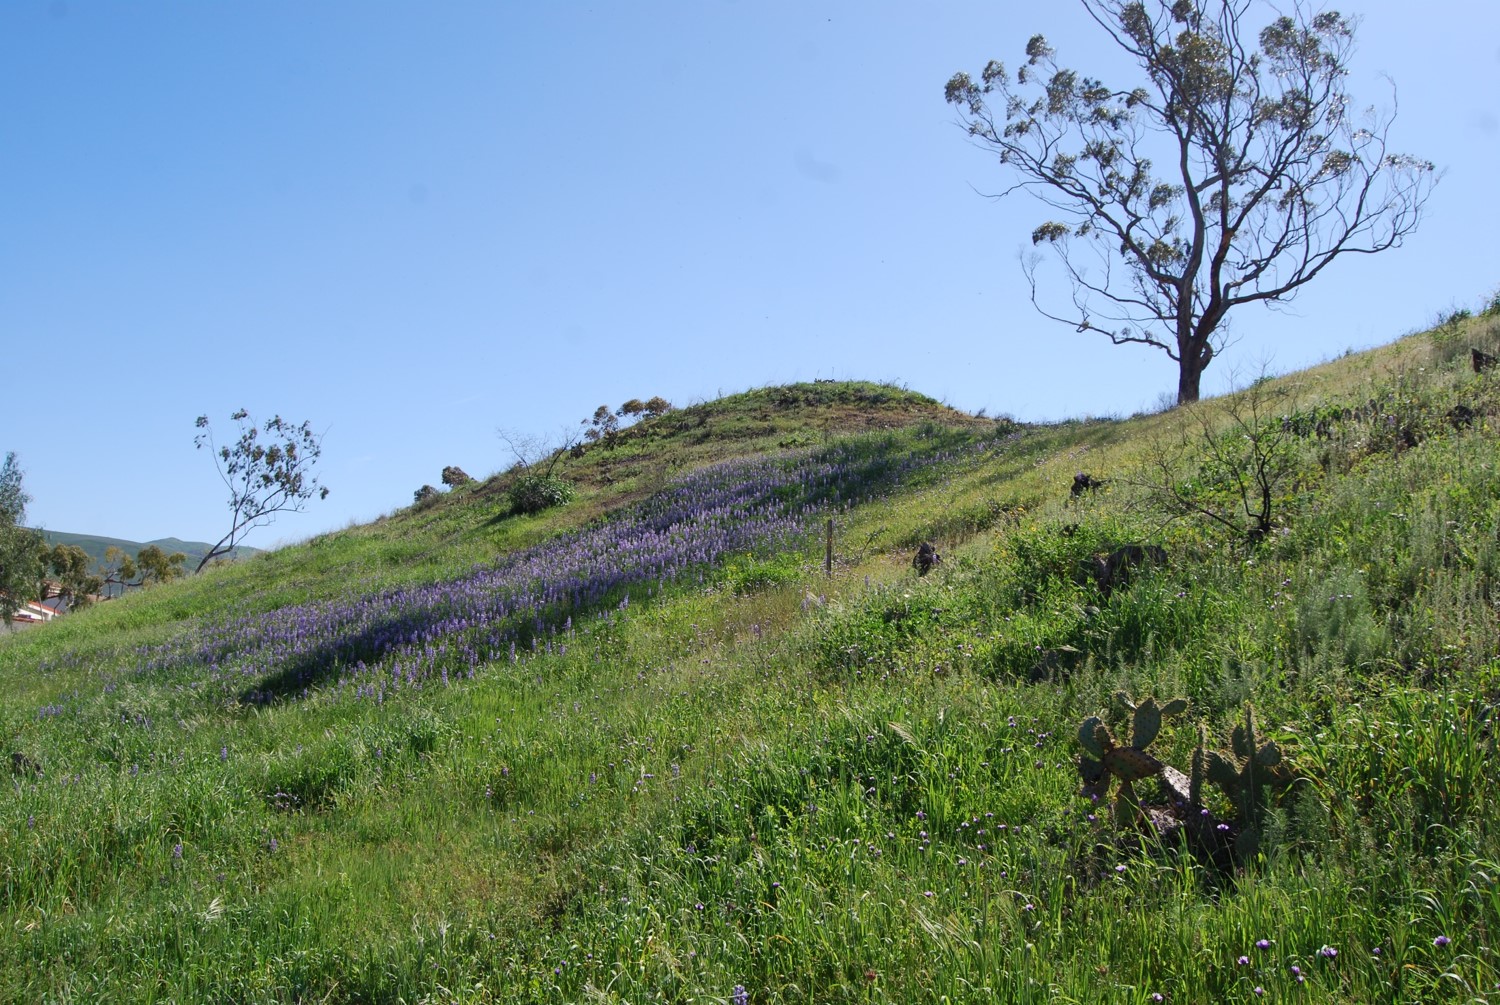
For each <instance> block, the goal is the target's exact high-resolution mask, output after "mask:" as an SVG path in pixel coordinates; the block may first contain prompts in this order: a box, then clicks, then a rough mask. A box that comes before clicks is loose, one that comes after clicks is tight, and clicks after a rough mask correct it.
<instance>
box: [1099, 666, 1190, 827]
mask: <svg viewBox="0 0 1500 1005" xmlns="http://www.w3.org/2000/svg"><path fill="white" fill-rule="evenodd" d="M1114 701H1115V704H1116V705H1118V706H1120V707H1121V708H1122V709H1123V710H1124V711H1125V712H1128V713H1130V720H1131V721H1130V743H1129V744H1121V743H1118V742H1117V741H1116V740H1115V738H1114V736H1113V734H1111V733H1110V731H1109V727H1108V726H1106V725H1105V724H1104V720H1103V719H1101V718H1099V716H1097V715H1092V716H1089V717H1088V718H1087V719H1085V720H1083V722H1082V724H1081V725H1079V727H1078V743H1079V745H1081V746H1082V747H1083V749H1084V754H1083V756H1082V757H1080V758H1079V763H1078V772H1079V774H1080V775H1082V776H1083V779H1084V782H1085V783H1086V785H1087V786H1088V787H1089V788H1091V789H1094V790H1096V791H1097V793H1098V795H1099V797H1100V798H1103V797H1104V796H1106V795H1108V793H1109V785H1110V780H1111V779H1115V780H1117V781H1119V783H1120V789H1119V794H1118V795H1117V796H1116V798H1115V820H1116V822H1118V823H1121V824H1128V823H1132V822H1134V821H1135V820H1137V819H1139V817H1140V813H1141V804H1140V798H1139V797H1138V796H1137V795H1136V792H1135V783H1136V782H1139V781H1143V780H1144V779H1147V778H1151V777H1153V776H1156V775H1159V774H1160V773H1161V770H1162V763H1161V762H1160V761H1158V760H1157V759H1156V758H1154V757H1152V756H1151V755H1150V754H1148V753H1146V749H1145V748H1146V747H1147V746H1148V745H1149V744H1150V743H1151V741H1152V740H1154V739H1156V736H1157V734H1158V733H1160V732H1161V722H1162V718H1163V717H1164V716H1171V715H1179V714H1181V713H1182V712H1183V711H1185V710H1186V709H1187V701H1186V699H1183V698H1177V699H1174V700H1172V701H1169V702H1167V703H1166V704H1165V705H1158V704H1157V703H1156V699H1155V698H1147V699H1146V700H1145V701H1142V702H1141V703H1140V704H1136V703H1134V702H1132V701H1131V700H1130V698H1129V696H1128V695H1126V694H1125V692H1123V691H1120V692H1118V693H1116V694H1115V696H1114Z"/></svg>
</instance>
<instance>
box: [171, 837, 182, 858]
mask: <svg viewBox="0 0 1500 1005" xmlns="http://www.w3.org/2000/svg"><path fill="white" fill-rule="evenodd" d="M172 858H174V859H176V860H177V861H179V862H181V861H182V842H181V841H179V842H177V843H176V844H174V845H173V846H172Z"/></svg>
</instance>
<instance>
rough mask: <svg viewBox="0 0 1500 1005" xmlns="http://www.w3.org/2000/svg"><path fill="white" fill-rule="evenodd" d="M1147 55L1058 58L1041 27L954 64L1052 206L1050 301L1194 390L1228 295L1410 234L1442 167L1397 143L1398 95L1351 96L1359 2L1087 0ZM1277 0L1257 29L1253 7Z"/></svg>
mask: <svg viewBox="0 0 1500 1005" xmlns="http://www.w3.org/2000/svg"><path fill="white" fill-rule="evenodd" d="M1082 6H1083V9H1084V10H1085V12H1087V14H1088V15H1089V16H1090V17H1091V18H1092V19H1093V21H1094V22H1095V23H1096V24H1097V25H1098V26H1099V28H1100V29H1101V30H1102V31H1103V32H1105V33H1106V34H1107V35H1108V37H1109V38H1110V39H1111V40H1112V41H1113V43H1114V44H1115V45H1116V46H1118V47H1119V48H1120V49H1121V50H1123V51H1124V53H1126V54H1127V55H1128V56H1129V57H1130V58H1131V59H1133V61H1134V62H1135V63H1136V64H1137V66H1138V67H1139V68H1140V70H1141V71H1142V72H1143V79H1141V80H1139V81H1138V82H1133V83H1131V84H1130V85H1129V86H1117V85H1115V84H1110V83H1105V82H1104V81H1103V80H1101V79H1097V78H1095V77H1091V76H1087V75H1084V74H1082V73H1079V72H1077V71H1075V70H1073V69H1069V68H1066V67H1064V66H1062V65H1061V64H1060V63H1059V62H1058V61H1057V54H1056V52H1055V51H1054V49H1053V48H1052V46H1051V45H1049V44H1048V43H1047V40H1046V39H1045V38H1043V37H1042V36H1040V35H1036V36H1033V37H1032V38H1031V40H1030V41H1029V42H1028V43H1027V45H1026V61H1025V62H1024V63H1023V64H1021V65H1020V66H1019V67H1018V68H1017V70H1016V71H1015V72H1013V73H1012V72H1010V71H1008V70H1007V69H1006V68H1005V66H1004V65H1003V64H1002V63H999V62H993V61H992V62H990V63H989V64H988V65H987V66H986V67H985V68H984V71H983V72H982V73H981V74H980V76H979V79H977V80H976V79H974V78H972V77H970V76H969V75H968V74H967V73H958V74H955V75H954V76H953V77H952V79H950V80H949V81H948V85H947V89H946V98H947V100H948V102H949V103H951V104H953V105H955V106H956V107H957V108H958V109H959V115H960V120H961V122H962V124H963V125H964V127H965V128H966V130H967V132H968V134H969V136H970V137H972V138H973V140H974V141H975V142H976V143H977V144H978V145H979V146H980V147H982V148H984V149H987V150H990V151H993V152H995V153H997V154H998V155H999V161H1000V164H1001V165H1002V167H1003V169H1004V170H1006V171H1007V172H1008V173H1009V177H1010V178H1011V182H1012V183H1011V184H1010V185H1009V187H1007V188H1005V189H1003V190H1002V191H1000V192H999V193H997V196H1004V195H1007V194H1010V193H1012V192H1015V191H1026V192H1029V193H1031V194H1032V195H1033V196H1035V197H1036V198H1037V199H1039V200H1040V201H1041V202H1042V203H1043V204H1044V205H1045V206H1047V207H1048V208H1049V210H1050V211H1051V214H1050V215H1052V218H1051V219H1048V220H1045V221H1043V222H1042V223H1041V224H1040V225H1038V226H1037V227H1036V228H1035V229H1034V230H1033V231H1032V234H1031V240H1032V244H1033V246H1046V247H1049V248H1051V249H1052V250H1054V251H1055V252H1056V257H1057V258H1058V259H1059V260H1060V261H1061V264H1062V267H1063V270H1064V271H1065V273H1066V275H1067V278H1068V280H1069V284H1070V286H1071V304H1070V305H1068V304H1067V299H1068V298H1066V297H1065V298H1061V299H1056V300H1054V299H1050V298H1045V297H1043V296H1042V295H1041V294H1039V292H1038V278H1037V267H1038V264H1039V262H1040V261H1041V260H1042V258H1043V256H1042V255H1041V254H1039V253H1033V254H1032V255H1030V256H1028V257H1027V258H1026V259H1025V260H1024V261H1023V268H1024V269H1025V273H1026V276H1027V279H1028V281H1029V282H1030V284H1031V299H1032V303H1033V304H1034V305H1036V308H1037V309H1038V310H1039V311H1040V312H1041V313H1042V314H1043V315H1045V316H1046V317H1048V318H1050V319H1052V320H1055V321H1058V322H1064V323H1066V324H1068V325H1071V326H1074V327H1076V329H1077V330H1078V331H1080V332H1087V331H1095V332H1099V333H1101V334H1103V335H1105V336H1107V337H1108V338H1109V340H1110V341H1111V342H1113V343H1114V344H1116V345H1125V344H1138V345H1145V346H1150V347H1152V348H1154V349H1158V350H1161V351H1163V352H1165V353H1166V354H1167V355H1168V356H1169V357H1170V358H1171V359H1172V360H1173V361H1175V362H1176V363H1177V366H1178V383H1177V401H1178V403H1183V402H1192V401H1196V400H1198V396H1199V384H1200V380H1201V378H1202V375H1203V371H1204V370H1205V369H1206V368H1207V367H1208V365H1209V363H1210V362H1211V361H1212V360H1213V359H1214V356H1215V355H1216V354H1217V353H1218V352H1219V351H1220V350H1221V349H1222V348H1223V346H1224V343H1225V337H1226V335H1227V333H1228V321H1229V317H1228V316H1229V313H1230V312H1231V311H1232V310H1234V309H1235V308H1236V307H1240V306H1242V305H1245V304H1251V303H1264V304H1271V305H1274V304H1280V303H1285V302H1287V301H1289V300H1291V299H1292V298H1293V297H1295V296H1296V294H1297V292H1298V291H1299V290H1300V289H1301V288H1302V287H1303V286H1305V285H1306V284H1308V283H1310V282H1312V280H1314V279H1315V278H1317V277H1318V276H1319V275H1321V274H1322V273H1323V271H1324V269H1326V268H1327V267H1328V266H1329V265H1330V264H1331V263H1332V262H1333V261H1334V260H1335V259H1337V258H1340V257H1342V256H1344V255H1369V254H1375V253H1377V252H1381V251H1386V250H1388V249H1390V248H1393V247H1396V246H1397V245H1399V244H1401V242H1402V240H1403V239H1404V238H1405V237H1406V236H1407V235H1409V234H1410V233H1411V232H1412V231H1413V230H1414V229H1415V228H1416V227H1417V225H1418V223H1419V221H1420V220H1421V217H1422V211H1423V208H1424V205H1425V204H1426V201H1427V198H1428V196H1429V194H1430V193H1431V190H1432V186H1433V184H1434V183H1435V182H1436V181H1437V177H1438V175H1437V172H1436V171H1435V170H1434V168H1433V165H1432V164H1431V163H1430V162H1429V161H1425V160H1421V159H1419V158H1416V157H1411V156H1408V155H1405V154H1401V153H1396V152H1393V151H1392V150H1391V148H1390V146H1389V142H1388V140H1389V133H1390V127H1391V124H1392V122H1393V120H1394V118H1395V112H1394V109H1392V110H1391V111H1387V112H1380V111H1377V110H1375V109H1373V108H1371V109H1368V110H1365V111H1363V112H1356V110H1355V109H1354V107H1353V99H1352V98H1351V97H1350V95H1349V94H1348V92H1347V90H1346V88H1345V82H1346V79H1347V77H1348V74H1349V64H1350V56H1351V54H1352V52H1353V46H1354V35H1355V27H1356V25H1355V22H1354V21H1353V20H1351V19H1349V18H1347V17H1345V16H1343V15H1341V14H1339V13H1337V12H1335V11H1314V10H1313V9H1311V8H1309V7H1308V6H1305V5H1304V4H1303V3H1301V2H1298V0H1293V2H1291V3H1288V4H1281V5H1278V6H1277V7H1275V8H1272V7H1270V5H1269V4H1266V3H1262V2H1259V0H1082ZM1259 10H1266V11H1267V12H1268V19H1267V20H1266V21H1265V22H1264V23H1263V25H1262V26H1260V27H1259V28H1258V30H1257V29H1256V27H1254V26H1252V24H1251V18H1252V15H1253V14H1254V13H1255V12H1256V11H1259Z"/></svg>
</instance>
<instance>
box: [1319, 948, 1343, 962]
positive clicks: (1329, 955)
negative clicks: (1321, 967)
mask: <svg viewBox="0 0 1500 1005" xmlns="http://www.w3.org/2000/svg"><path fill="white" fill-rule="evenodd" d="M1338 954H1339V951H1338V950H1337V949H1334V948H1333V947H1332V946H1324V947H1323V948H1322V949H1319V950H1318V955H1319V956H1321V957H1323V959H1325V960H1331V959H1333V958H1334V957H1335V956H1337V955H1338Z"/></svg>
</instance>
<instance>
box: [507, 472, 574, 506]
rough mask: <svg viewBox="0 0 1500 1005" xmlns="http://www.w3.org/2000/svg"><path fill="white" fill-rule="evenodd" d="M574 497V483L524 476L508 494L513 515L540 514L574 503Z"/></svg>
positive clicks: (536, 476)
mask: <svg viewBox="0 0 1500 1005" xmlns="http://www.w3.org/2000/svg"><path fill="white" fill-rule="evenodd" d="M574 495H575V493H574V490H573V485H572V483H570V482H565V481H563V480H562V479H561V478H547V477H544V476H542V475H522V476H521V477H520V478H518V479H516V482H515V484H514V485H512V486H511V487H510V490H509V491H508V492H507V496H508V497H509V499H510V509H511V512H512V513H540V512H541V511H542V510H544V509H551V508H552V507H553V506H561V505H563V504H564V503H567V502H572V501H573V496H574Z"/></svg>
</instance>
